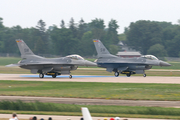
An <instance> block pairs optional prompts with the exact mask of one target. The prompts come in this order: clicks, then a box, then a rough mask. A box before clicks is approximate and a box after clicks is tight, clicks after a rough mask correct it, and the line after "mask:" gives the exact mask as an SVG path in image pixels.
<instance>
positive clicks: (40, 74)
mask: <svg viewBox="0 0 180 120" xmlns="http://www.w3.org/2000/svg"><path fill="white" fill-rule="evenodd" d="M46 75H52V78H56V76H57V75H61V74H60V73H46ZM39 78H44V74H43V73H39ZM69 78H70V79H71V78H72V75H69Z"/></svg>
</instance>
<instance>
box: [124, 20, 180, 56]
mask: <svg viewBox="0 0 180 120" xmlns="http://www.w3.org/2000/svg"><path fill="white" fill-rule="evenodd" d="M125 36H126V43H127V44H128V46H130V47H131V48H134V49H136V50H138V51H140V52H141V53H142V54H144V55H145V54H153V55H155V56H158V57H165V56H166V57H167V56H169V57H180V25H178V24H177V25H173V24H172V23H170V22H156V21H148V20H139V21H136V22H132V23H131V24H130V25H129V27H128V28H126V29H125ZM121 39H122V38H121Z"/></svg>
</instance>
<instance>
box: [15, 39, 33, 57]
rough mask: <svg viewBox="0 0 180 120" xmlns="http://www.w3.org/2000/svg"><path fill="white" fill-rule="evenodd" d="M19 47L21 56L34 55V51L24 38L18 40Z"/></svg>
mask: <svg viewBox="0 0 180 120" xmlns="http://www.w3.org/2000/svg"><path fill="white" fill-rule="evenodd" d="M16 42H17V45H18V47H19V50H20V53H21V58H27V57H28V56H33V55H34V53H33V52H32V51H31V49H29V47H28V46H27V45H26V43H25V42H24V41H23V40H16Z"/></svg>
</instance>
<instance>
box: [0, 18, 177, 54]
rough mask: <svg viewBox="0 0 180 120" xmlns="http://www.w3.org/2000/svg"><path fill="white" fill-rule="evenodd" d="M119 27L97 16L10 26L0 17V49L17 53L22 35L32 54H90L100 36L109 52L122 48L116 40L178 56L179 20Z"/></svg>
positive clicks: (140, 21) (139, 48)
mask: <svg viewBox="0 0 180 120" xmlns="http://www.w3.org/2000/svg"><path fill="white" fill-rule="evenodd" d="M179 21H180V20H179ZM179 24H180V22H179ZM118 29H119V25H118V22H117V21H116V20H114V19H111V20H110V21H109V24H108V25H107V26H105V24H104V20H103V19H98V18H96V19H93V20H92V21H91V22H89V23H86V22H85V21H84V20H83V19H82V18H81V19H80V20H79V21H78V22H75V20H74V19H73V18H71V19H70V21H69V22H67V21H64V20H60V23H59V25H58V26H56V25H53V26H46V23H45V21H43V20H39V21H37V25H35V27H31V28H21V26H19V25H17V26H13V27H10V28H9V27H6V26H4V25H3V18H0V53H15V54H20V53H19V49H18V47H17V44H16V42H15V40H16V39H23V40H24V41H25V42H26V43H27V45H28V46H29V47H30V48H31V49H32V51H33V52H34V53H35V54H39V55H41V54H52V55H58V56H66V55H69V54H79V55H82V56H85V57H87V56H89V57H91V56H94V55H96V54H97V53H96V50H95V47H94V44H93V42H92V40H93V39H100V40H101V41H102V42H103V43H104V45H105V46H106V47H107V48H108V49H109V51H110V52H111V53H112V54H116V53H117V52H118V51H119V50H121V49H120V46H118V43H119V42H120V41H122V42H123V43H124V44H126V45H127V46H129V47H130V48H132V49H135V50H137V51H140V52H141V54H144V55H145V54H153V55H155V56H157V57H165V56H169V57H179V56H180V25H178V24H177V25H173V24H171V23H170V22H157V21H148V20H139V21H136V22H132V23H131V24H130V25H129V27H127V28H125V32H124V33H122V34H118V32H117V30H118Z"/></svg>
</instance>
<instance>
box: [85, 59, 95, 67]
mask: <svg viewBox="0 0 180 120" xmlns="http://www.w3.org/2000/svg"><path fill="white" fill-rule="evenodd" d="M85 66H97V63H95V62H91V61H87V60H86V61H85Z"/></svg>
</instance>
